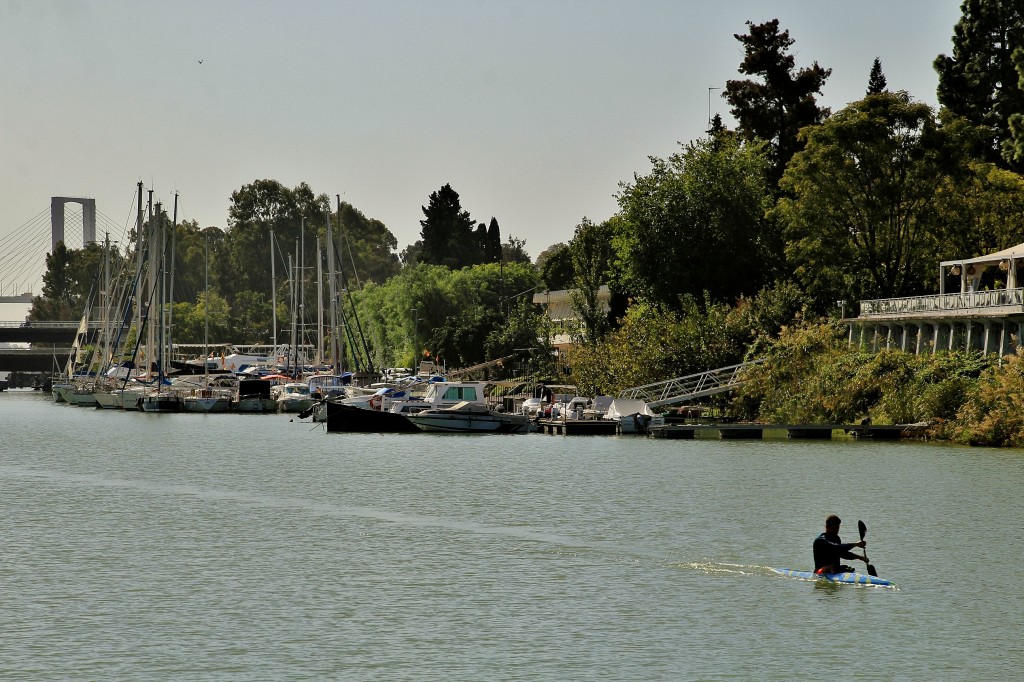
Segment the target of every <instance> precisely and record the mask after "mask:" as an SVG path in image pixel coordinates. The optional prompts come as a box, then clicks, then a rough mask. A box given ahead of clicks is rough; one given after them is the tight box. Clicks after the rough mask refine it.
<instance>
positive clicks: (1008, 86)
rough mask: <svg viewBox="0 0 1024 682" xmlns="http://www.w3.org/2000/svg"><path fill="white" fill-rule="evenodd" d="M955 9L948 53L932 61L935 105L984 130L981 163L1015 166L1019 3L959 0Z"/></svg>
mask: <svg viewBox="0 0 1024 682" xmlns="http://www.w3.org/2000/svg"><path fill="white" fill-rule="evenodd" d="M960 9H961V12H962V15H961V17H960V20H959V21H958V22H957V24H956V26H955V27H954V28H953V54H952V56H949V55H944V54H941V55H939V56H938V57H937V58H936V59H935V62H934V67H935V71H936V72H937V73H938V76H939V87H938V91H937V94H938V99H939V104H941V105H942V106H943V107H945V108H946V109H948V110H949V111H950V112H952V113H953V114H955V115H957V116H960V117H962V118H965V119H967V120H968V121H970V122H971V123H973V124H974V125H978V126H983V127H984V128H985V129H987V131H988V133H989V134H988V136H987V138H986V140H987V143H986V144H984V145H983V146H982V152H983V158H984V159H985V160H986V161H989V162H991V163H996V164H998V165H1001V166H1003V167H1005V168H1012V169H1014V170H1020V169H1021V168H1024V155H1019V154H1018V153H1017V152H1016V149H1015V146H1014V139H1013V137H1014V136H1013V133H1011V130H1010V127H1011V119H1012V118H1013V117H1014V116H1015V115H1016V116H1018V117H1019V116H1020V115H1021V114H1024V91H1022V90H1021V85H1020V78H1019V75H1018V72H1017V69H1016V68H1015V65H1014V60H1013V54H1014V50H1016V49H1018V48H1020V47H1022V46H1024V2H1022V0H999V1H996V2H993V1H992V0H964V2H963V3H962V4H961V5H960ZM1016 120H1017V121H1018V123H1017V124H1016V125H1017V127H1018V129H1020V127H1021V126H1020V122H1019V121H1020V119H1016ZM1017 136H1018V137H1020V135H1019V134H1018V135H1017Z"/></svg>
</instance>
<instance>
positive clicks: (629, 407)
mask: <svg viewBox="0 0 1024 682" xmlns="http://www.w3.org/2000/svg"><path fill="white" fill-rule="evenodd" d="M602 419H610V420H612V421H616V422H618V423H619V426H618V431H619V433H647V432H648V431H650V429H651V427H652V426H664V424H665V417H664V416H663V415H660V414H656V413H655V412H654V411H653V410H651V408H650V407H648V405H647V403H645V402H644V401H642V400H634V399H631V398H615V399H614V400H613V401H612V402H611V405H609V406H608V410H607V411H606V412H605V413H604V416H603V417H602Z"/></svg>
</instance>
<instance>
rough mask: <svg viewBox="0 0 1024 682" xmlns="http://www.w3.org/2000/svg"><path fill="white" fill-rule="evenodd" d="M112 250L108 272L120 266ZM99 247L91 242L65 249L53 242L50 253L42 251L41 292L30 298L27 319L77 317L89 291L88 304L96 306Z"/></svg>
mask: <svg viewBox="0 0 1024 682" xmlns="http://www.w3.org/2000/svg"><path fill="white" fill-rule="evenodd" d="M122 262H123V261H122V259H121V256H120V255H119V253H118V252H117V250H116V249H112V253H111V264H110V271H111V273H115V274H116V273H117V272H118V270H119V269H120V268H121V267H122ZM102 269H103V246H102V245H100V244H98V243H96V242H91V243H89V244H86V245H85V247H84V248H81V249H69V248H67V246H65V244H64V242H57V246H56V248H55V249H54V250H53V252H52V253H48V254H46V272H44V273H43V293H42V295H41V296H36V297H34V298H33V299H32V307H31V309H30V310H29V314H28V319H30V320H77V319H78V318H80V317H81V316H82V312H83V310H84V309H85V305H86V303H88V302H89V294H90V292H92V294H93V298H92V303H93V304H94V305H99V301H100V298H99V297H98V291H99V288H100V287H101V285H102V281H103V280H102Z"/></svg>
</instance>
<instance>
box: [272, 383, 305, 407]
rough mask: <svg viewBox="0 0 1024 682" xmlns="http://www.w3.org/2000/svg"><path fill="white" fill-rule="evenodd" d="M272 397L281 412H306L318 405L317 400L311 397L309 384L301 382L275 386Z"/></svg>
mask: <svg viewBox="0 0 1024 682" xmlns="http://www.w3.org/2000/svg"><path fill="white" fill-rule="evenodd" d="M271 395H273V396H274V397H275V399H276V400H277V408H278V411H280V412H304V411H305V410H308V409H309V408H311V407H312V406H313V405H314V403H316V399H315V398H313V396H312V395H310V392H309V384H306V383H304V382H301V381H289V382H288V383H284V384H280V385H278V386H274V387H273V388H272V389H271Z"/></svg>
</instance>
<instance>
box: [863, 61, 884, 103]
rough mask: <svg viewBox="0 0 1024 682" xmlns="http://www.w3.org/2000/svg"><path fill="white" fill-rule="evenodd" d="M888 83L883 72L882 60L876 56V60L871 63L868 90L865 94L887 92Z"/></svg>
mask: <svg viewBox="0 0 1024 682" xmlns="http://www.w3.org/2000/svg"><path fill="white" fill-rule="evenodd" d="M888 85H889V84H888V83H887V82H886V80H885V74H884V73H882V61H881V60H880V59H879V58H878V57H875V61H874V62H873V63H872V64H871V74H870V75H869V76H868V90H867V92H866V93H865V94H867V95H877V94H879V93H882V92H886V91H887V89H888Z"/></svg>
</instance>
